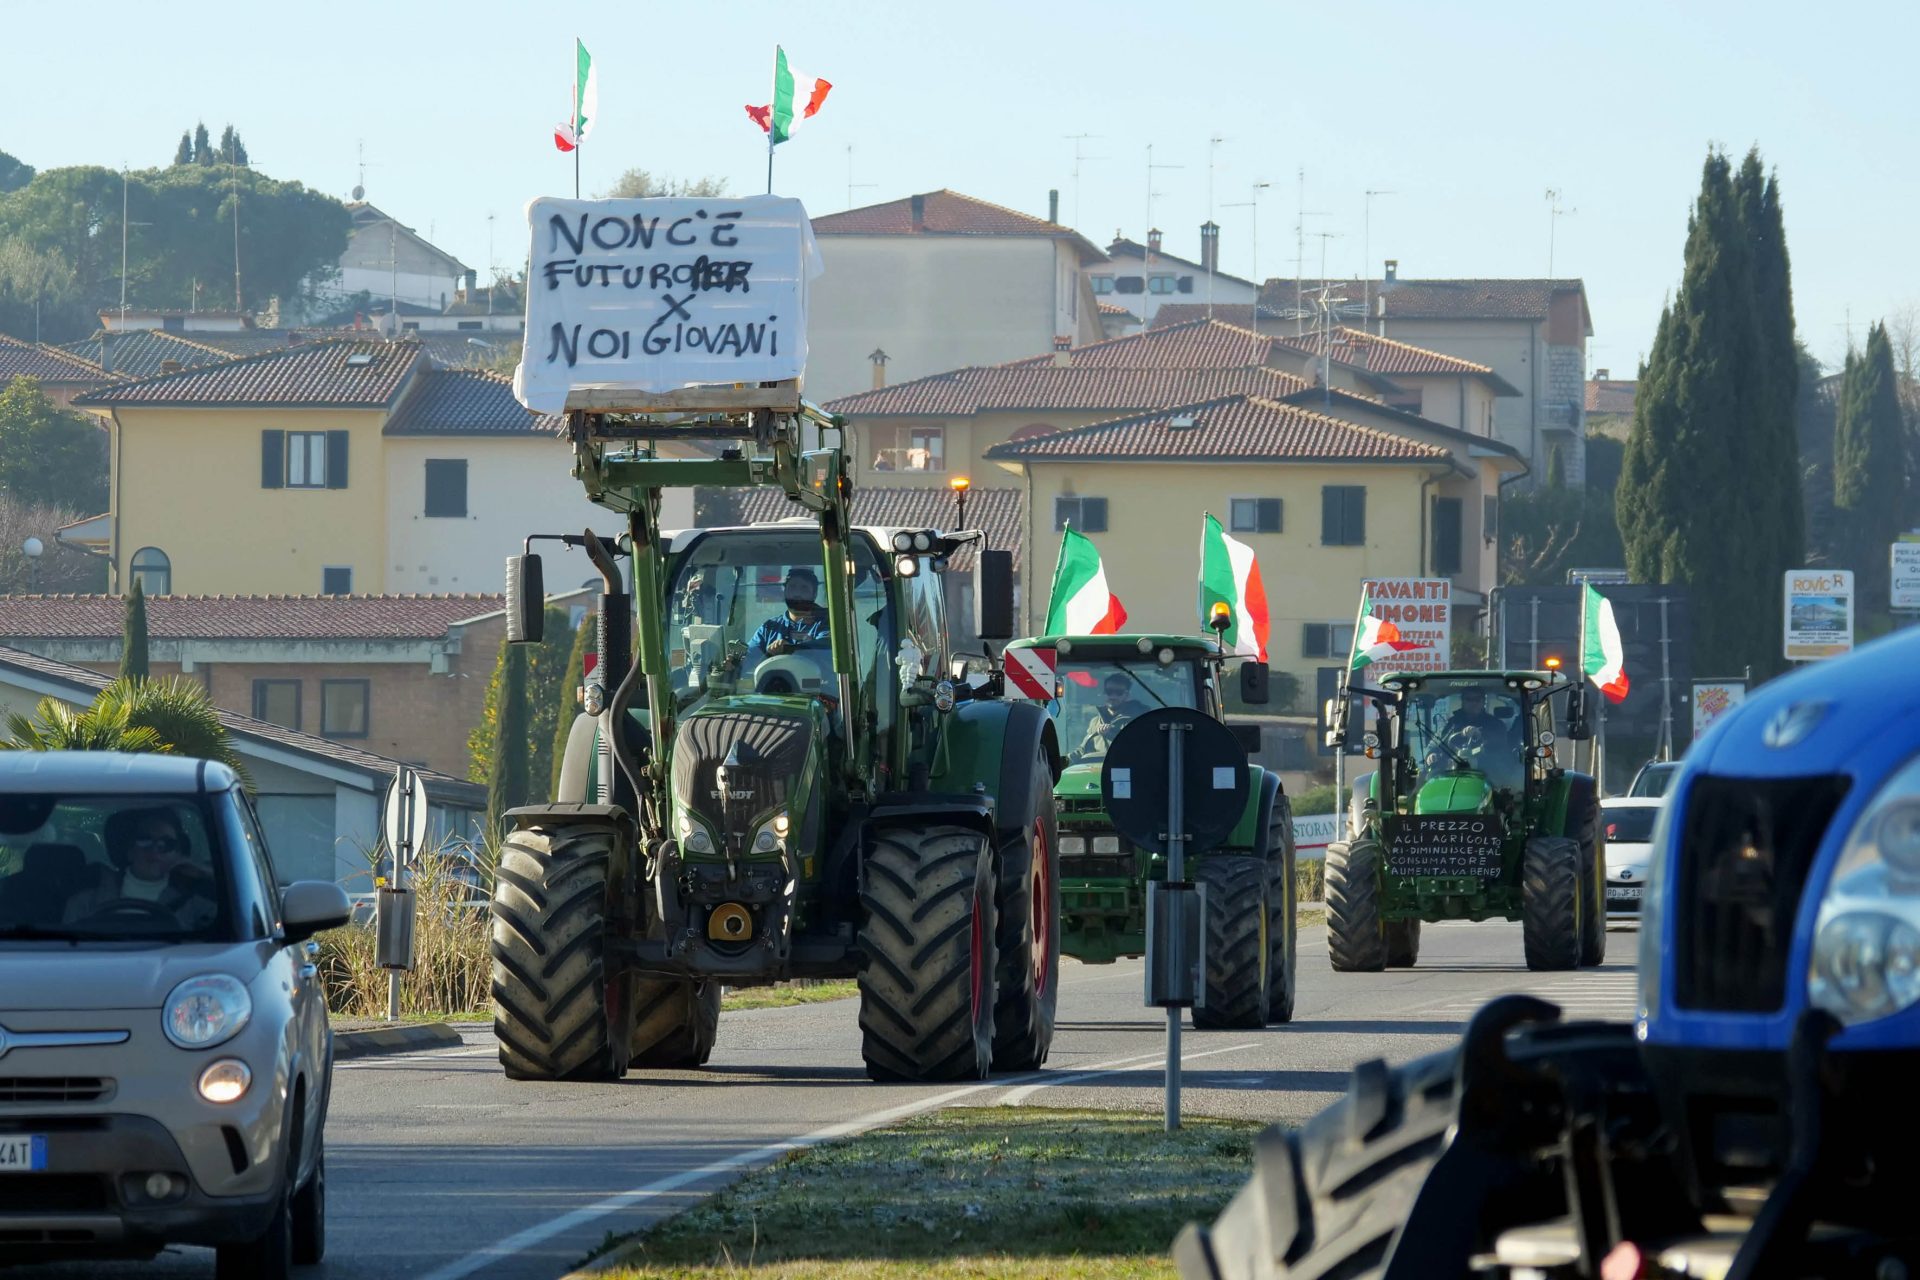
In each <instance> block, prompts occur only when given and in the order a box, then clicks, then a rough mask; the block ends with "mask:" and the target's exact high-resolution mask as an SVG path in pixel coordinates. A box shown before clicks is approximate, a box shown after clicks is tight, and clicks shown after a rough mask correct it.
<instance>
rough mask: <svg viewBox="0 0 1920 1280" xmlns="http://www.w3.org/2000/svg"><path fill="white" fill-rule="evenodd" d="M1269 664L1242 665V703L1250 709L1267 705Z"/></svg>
mask: <svg viewBox="0 0 1920 1280" xmlns="http://www.w3.org/2000/svg"><path fill="white" fill-rule="evenodd" d="M1267 674H1268V673H1267V664H1266V663H1264V662H1256V661H1251V660H1250V661H1247V662H1243V663H1241V664H1240V701H1242V702H1244V703H1246V704H1247V705H1248V706H1250V707H1264V706H1265V705H1266V704H1267V699H1268V696H1269V695H1268V692H1267Z"/></svg>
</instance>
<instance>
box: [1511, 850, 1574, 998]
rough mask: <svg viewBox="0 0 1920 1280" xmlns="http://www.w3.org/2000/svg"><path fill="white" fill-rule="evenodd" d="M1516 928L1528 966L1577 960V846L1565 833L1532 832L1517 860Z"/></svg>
mask: <svg viewBox="0 0 1920 1280" xmlns="http://www.w3.org/2000/svg"><path fill="white" fill-rule="evenodd" d="M1520 872H1521V882H1520V922H1521V923H1520V928H1521V933H1522V936H1523V939H1524V942H1525V946H1526V953H1527V968H1529V969H1572V968H1576V967H1577V966H1578V965H1579V963H1580V925H1581V920H1580V917H1581V916H1582V915H1583V914H1585V913H1583V912H1582V911H1581V909H1580V908H1581V893H1582V890H1583V889H1584V888H1585V885H1584V884H1583V883H1582V880H1583V878H1582V876H1581V875H1580V846H1579V845H1578V844H1576V843H1574V842H1573V841H1572V840H1570V839H1568V838H1567V837H1565V836H1533V837H1531V838H1530V839H1528V841H1527V848H1526V853H1525V854H1524V855H1523V860H1522V863H1521V868H1520Z"/></svg>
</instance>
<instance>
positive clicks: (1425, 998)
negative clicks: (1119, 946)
mask: <svg viewBox="0 0 1920 1280" xmlns="http://www.w3.org/2000/svg"><path fill="white" fill-rule="evenodd" d="M1325 937H1326V935H1325V931H1324V930H1323V929H1317V928H1316V929H1309V930H1304V931H1302V933H1301V935H1300V955H1301V959H1302V965H1301V974H1300V979H1299V986H1298V997H1297V1008H1296V1015H1295V1021H1294V1022H1293V1023H1292V1024H1291V1025H1289V1026H1283V1027H1273V1028H1269V1029H1267V1030H1264V1031H1251V1032H1247V1031H1213V1032H1196V1031H1193V1030H1192V1029H1191V1028H1188V1029H1187V1031H1186V1034H1185V1035H1184V1037H1183V1061H1184V1064H1185V1065H1184V1090H1185V1092H1184V1109H1185V1110H1186V1111H1187V1112H1188V1113H1191V1114H1199V1113H1207V1114H1215V1115H1226V1116H1244V1117H1250V1118H1257V1119H1262V1120H1283V1121H1293V1120H1300V1119H1304V1118H1305V1117H1307V1116H1310V1115H1312V1114H1313V1113H1314V1112H1316V1111H1318V1110H1319V1109H1320V1108H1321V1107H1323V1106H1324V1105H1326V1104H1327V1103H1328V1102H1330V1101H1332V1100H1333V1099H1334V1098H1335V1097H1337V1096H1338V1095H1339V1094H1340V1093H1341V1092H1342V1091H1344V1089H1345V1087H1346V1077H1347V1072H1348V1069H1349V1068H1351V1067H1352V1065H1353V1064H1354V1063H1355V1062H1356V1061H1359V1060H1362V1059H1365V1058H1369V1057H1385V1058H1387V1059H1388V1060H1390V1061H1393V1062H1401V1061H1405V1060H1407V1059H1409V1058H1413V1057H1417V1056H1419V1055H1420V1054H1422V1053H1427V1052H1431V1051H1432V1050H1435V1049H1439V1048H1444V1047H1446V1046H1447V1045H1449V1044H1450V1043H1451V1042H1452V1041H1453V1039H1454V1037H1455V1036H1456V1035H1457V1034H1458V1032H1459V1030H1460V1028H1461V1026H1462V1024H1463V1023H1464V1021H1465V1019H1466V1018H1467V1017H1468V1016H1470V1015H1471V1014H1472V1012H1473V1011H1474V1010H1475V1009H1477V1008H1478V1007H1479V1006H1480V1005H1481V1004H1482V1003H1484V1002H1485V1001H1486V1000H1488V999H1489V998H1491V997H1493V996H1495V995H1498V994H1501V993H1504V992H1510V991H1527V992H1532V993H1534V994H1538V995H1542V996H1544V997H1546V998H1548V999H1551V1000H1553V1001H1555V1002H1556V1003H1559V1004H1561V1005H1562V1007H1563V1008H1565V1009H1566V1010H1567V1013H1568V1016H1570V1017H1601V1018H1611V1019H1625V1018H1628V1017H1631V1016H1632V1013H1633V959H1634V957H1633V950H1634V944H1635V943H1636V942H1637V941H1638V939H1637V935H1636V934H1634V933H1633V932H1631V931H1627V932H1624V933H1623V932H1618V931H1616V932H1614V933H1612V934H1611V935H1610V936H1609V953H1610V956H1611V959H1610V962H1609V963H1608V964H1607V965H1606V966H1604V967H1603V968H1600V969H1595V970H1584V971H1581V972H1578V973H1563V974H1538V975H1536V974H1529V973H1528V972H1527V971H1526V968H1525V966H1524V964H1523V963H1522V961H1521V953H1520V931H1519V927H1518V926H1517V925H1506V924H1484V925H1444V926H1432V925H1430V926H1428V927H1427V928H1426V930H1425V936H1424V938H1423V939H1422V950H1421V957H1420V964H1419V966H1418V967H1417V968H1415V969H1411V970H1395V971H1392V972H1389V973H1383V974H1334V973H1332V972H1331V971H1329V969H1328V968H1327V964H1326V959H1325V954H1326V953H1325V945H1326V944H1325ZM1140 996H1141V973H1140V966H1139V964H1138V963H1137V962H1134V963H1122V964H1118V965H1111V966H1105V967H1093V966H1082V965H1076V964H1068V965H1066V966H1064V967H1063V970H1062V988H1061V995H1060V1024H1059V1031H1058V1035H1057V1037H1056V1039H1055V1042H1054V1048H1053V1054H1052V1057H1051V1058H1050V1059H1049V1061H1048V1063H1047V1068H1046V1070H1044V1071H1042V1072H1038V1073H1035V1074H1033V1075H1028V1076H1017V1077H1009V1078H1004V1079H1001V1078H997V1079H995V1080H994V1081H992V1082H989V1083H987V1084H983V1085H972V1086H954V1085H945V1086H925V1085H891V1086H877V1085H873V1084H869V1083H868V1082H867V1081H866V1078H865V1076H864V1075H863V1074H862V1070H861V1066H860V1056H859V1030H858V1027H857V1026H856V1023H855V1016H856V1012H857V1010H856V1007H855V1004H854V1002H853V1001H850V1000H843V1001H837V1002H833V1003H829V1004H821V1005H807V1006H799V1007H795V1008H789V1009H764V1010H753V1011H742V1012H738V1013H728V1014H725V1015H723V1016H722V1019H721V1027H720V1039H719V1045H718V1047H717V1048H716V1049H715V1050H714V1054H713V1060H712V1062H711V1063H710V1064H709V1065H708V1066H707V1068H706V1069H704V1070H702V1071H697V1072H669V1073H647V1074H634V1075H632V1076H629V1077H628V1078H627V1079H626V1080H625V1081H624V1082H622V1083H619V1084H607V1085H567V1086H557V1085H556V1086H547V1085H529V1084H512V1083H509V1082H508V1081H507V1080H505V1079H504V1078H503V1077H502V1076H501V1075H500V1072H499V1069H498V1067H497V1065H496V1063H495V1060H494V1047H493V1042H492V1037H491V1035H490V1034H489V1033H488V1032H486V1031H485V1030H484V1029H481V1028H473V1029H471V1030H469V1031H468V1032H467V1033H466V1043H465V1044H464V1045H462V1046H461V1047H458V1048H447V1049H440V1050H434V1051H431V1052H425V1053H418V1054H409V1055H403V1056H397V1057H388V1058H373V1059H366V1060H361V1061H353V1062H347V1063H343V1064H341V1065H340V1066H339V1067H338V1068H337V1077H336V1080H335V1084H334V1095H333V1110H332V1115H331V1117H330V1119H329V1122H328V1127H327V1166H328V1175H329V1177H328V1184H329V1185H328V1191H329V1198H330V1201H331V1204H330V1212H329V1235H330V1241H329V1253H328V1260H327V1262H326V1263H325V1264H324V1265H323V1266H321V1267H317V1268H314V1269H313V1270H312V1271H310V1272H308V1273H307V1274H309V1275H312V1276H314V1277H316V1280H319V1278H320V1277H325V1278H327V1280H376V1278H387V1277H393V1278H396V1280H398V1278H400V1277H408V1278H412V1280H462V1278H464V1277H468V1276H474V1277H480V1278H481V1280H553V1278H554V1277H556V1276H558V1275H561V1274H562V1273H564V1272H565V1271H567V1270H568V1269H569V1267H571V1266H572V1265H573V1264H574V1263H576V1262H578V1261H579V1260H580V1259H581V1258H582V1257H583V1256H584V1255H585V1254H586V1253H587V1252H588V1251H589V1250H590V1249H591V1248H592V1247H593V1246H595V1245H597V1244H598V1243H600V1241H602V1240H603V1239H604V1238H605V1236H606V1235H607V1233H608V1232H617V1233H624V1232H628V1231H632V1230H635V1229H636V1228H639V1227H642V1226H645V1225H646V1224H648V1223H649V1222H652V1221H654V1220H656V1219H658V1218H660V1217H661V1216H663V1215H666V1214H669V1213H672V1212H674V1211H675V1210H677V1209H678V1208H680V1207H682V1206H684V1205H685V1204H687V1203H688V1202H689V1201H690V1200H691V1199H693V1198H696V1197H698V1196H699V1195H700V1194H701V1193H703V1192H704V1191H707V1190H711V1189H712V1188H713V1187H714V1186H716V1185H718V1184H719V1183H721V1182H722V1181H724V1180H725V1179H726V1178H727V1177H729V1176H730V1175H732V1174H733V1173H735V1172H737V1171H738V1170H740V1169H742V1168H747V1167H751V1166H753V1165H757V1164H760V1163H764V1162H765V1161H767V1160H770V1159H772V1158H774V1157H775V1156H776V1155H778V1154H779V1152H780V1150H782V1149H784V1148H783V1145H782V1144H791V1143H794V1142H796V1141H809V1140H811V1141H818V1140H819V1139H821V1138H823V1137H832V1136H835V1135H836V1134H838V1133H844V1132H847V1131H849V1130H851V1129H854V1128H860V1127H866V1126H868V1125H871V1124H873V1123H876V1122H884V1121H886V1120H890V1119H893V1118H897V1117H899V1116H904V1115H910V1114H913V1113H915V1112H917V1111H922V1110H926V1109H928V1108H931V1107H936V1106H942V1105H970V1104H993V1103H1011V1104H1016V1105H1017V1104H1031V1105H1039V1106H1075V1107H1111V1108H1119V1109H1132V1110H1138V1111H1144V1112H1152V1113H1158V1112H1159V1110H1160V1108H1161V1083H1162V1077H1161V1063H1162V1061H1163V1054H1164V1050H1165V1040H1164V1031H1165V1015H1164V1014H1163V1013H1161V1012H1160V1011H1158V1010H1149V1009H1146V1008H1143V1007H1142V1006H1141V1003H1140ZM211 1272H212V1255H211V1254H210V1253H208V1252H206V1251H204V1250H188V1249H181V1250H170V1251H168V1252H167V1253H166V1254H165V1255H163V1256H162V1258H160V1259H159V1260H157V1261H154V1262H147V1263H138V1264H132V1263H128V1264H99V1263H87V1264H84V1265H75V1266H68V1267H38V1268H20V1269H17V1270H13V1271H9V1272H8V1273H7V1275H8V1278H9V1280H28V1278H32V1280H40V1278H41V1277H49V1278H50V1277H55V1276H58V1277H62V1278H63V1280H65V1278H67V1277H80V1276H86V1277H103V1278H106V1277H114V1278H117V1277H123V1276H124V1277H134V1276H140V1277H148V1276H166V1277H175V1276H181V1277H184V1276H206V1275H210V1274H211Z"/></svg>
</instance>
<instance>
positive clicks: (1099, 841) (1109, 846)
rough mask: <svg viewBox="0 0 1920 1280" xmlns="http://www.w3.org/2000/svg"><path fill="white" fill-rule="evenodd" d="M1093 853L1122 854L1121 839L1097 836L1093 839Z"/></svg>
mask: <svg viewBox="0 0 1920 1280" xmlns="http://www.w3.org/2000/svg"><path fill="white" fill-rule="evenodd" d="M1093 851H1094V852H1095V853H1118V852H1120V837H1119V836H1095V837H1094V838H1093Z"/></svg>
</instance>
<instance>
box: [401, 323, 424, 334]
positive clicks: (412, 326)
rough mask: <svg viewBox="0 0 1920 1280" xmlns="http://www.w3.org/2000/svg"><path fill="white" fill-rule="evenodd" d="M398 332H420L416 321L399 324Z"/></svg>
mask: <svg viewBox="0 0 1920 1280" xmlns="http://www.w3.org/2000/svg"><path fill="white" fill-rule="evenodd" d="M400 332H402V333H418V332H420V322H419V321H418V320H403V321H401V323H400Z"/></svg>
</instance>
